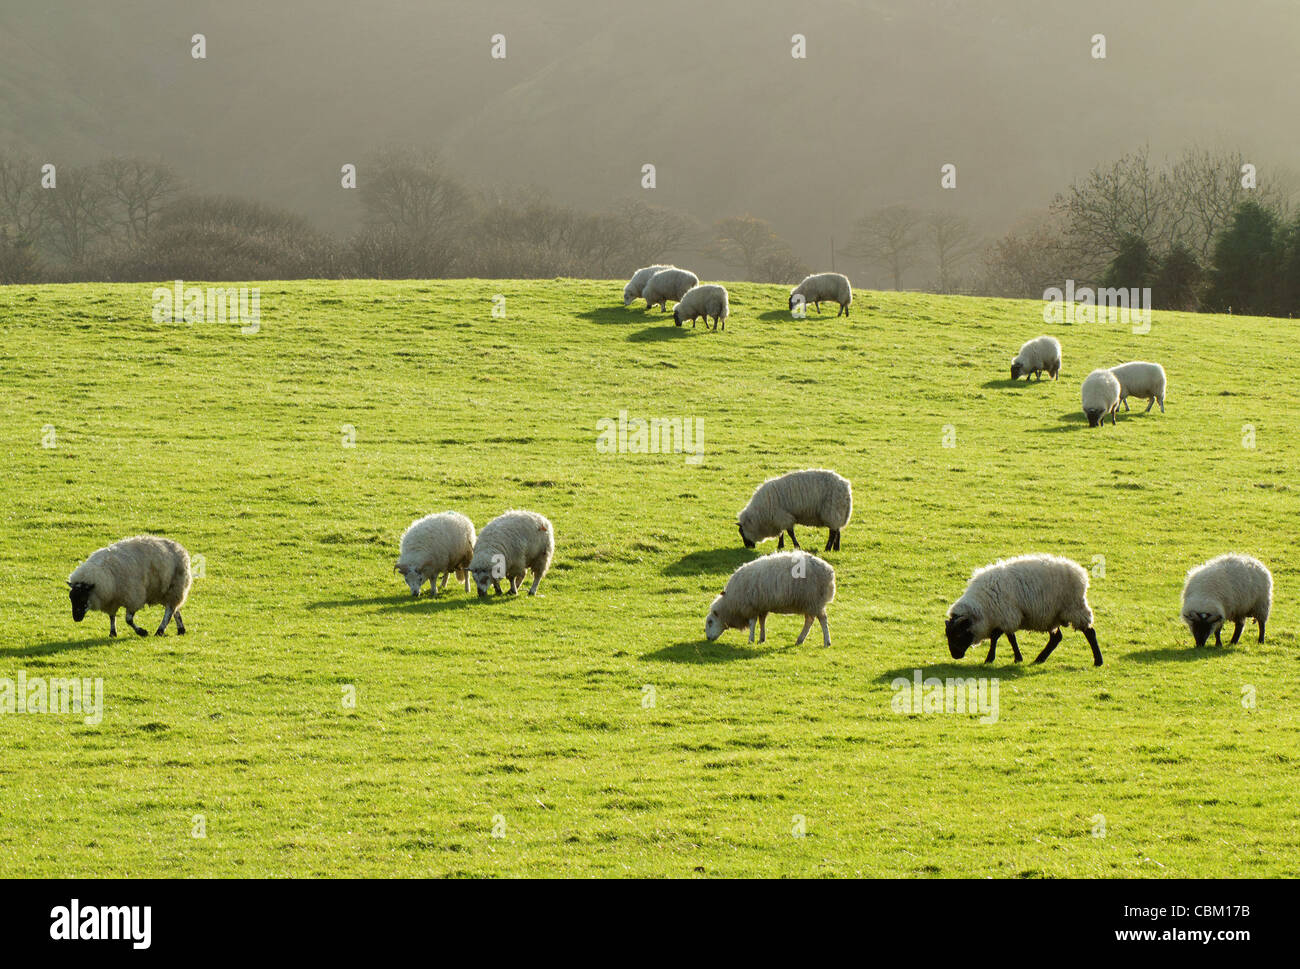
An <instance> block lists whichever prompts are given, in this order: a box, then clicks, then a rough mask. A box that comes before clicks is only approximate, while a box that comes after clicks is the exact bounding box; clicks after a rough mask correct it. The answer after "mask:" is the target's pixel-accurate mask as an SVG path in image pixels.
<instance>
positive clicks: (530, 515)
mask: <svg viewBox="0 0 1300 969" xmlns="http://www.w3.org/2000/svg"><path fill="white" fill-rule="evenodd" d="M554 553H555V531H554V529H552V528H551V523H550V522H549V521H548V520H547V519H545V518H544V517H542V516H541V515H539V514H537V513H536V512H531V511H508V512H505V513H504V514H502V515H499V516H497V517H496V518H493V519H492V520H491V521H490V522H488V523H487V524H486V525H484V526H483V530H482V531H481V532H479V533H478V541H477V542H476V543H475V544H474V557H473V559H472V560H471V561H470V564H469V571H470V575H472V576H473V577H474V584H475V585H476V586H478V594H479V598H483V597H484V596H486V595H487V590H488V586H489V585H491V586H492V587H493V588H495V589H496V591H497V595H501V580H502V579H509V580H510V594H511V595H514V594H516V593H517V592H518V591H519V587H520V585H522V584H523V581H524V571H525V570H526V569H531V570H532V573H533V585H532V588H531V589H529V590H528V594H529V595H530V596H531V595H535V594H536V593H537V584H538V583H539V582H541V581H542V576H544V575H546V570H547V569H549V568H550V567H551V556H552V555H553V554H554Z"/></svg>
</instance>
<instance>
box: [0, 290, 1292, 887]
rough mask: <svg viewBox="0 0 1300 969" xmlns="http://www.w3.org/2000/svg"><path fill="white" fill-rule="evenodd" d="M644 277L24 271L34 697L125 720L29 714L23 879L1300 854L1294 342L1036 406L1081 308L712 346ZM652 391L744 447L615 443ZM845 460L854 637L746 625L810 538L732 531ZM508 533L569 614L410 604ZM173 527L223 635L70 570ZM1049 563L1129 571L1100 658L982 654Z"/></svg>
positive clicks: (1032, 307)
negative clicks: (1194, 581)
mask: <svg viewBox="0 0 1300 969" xmlns="http://www.w3.org/2000/svg"><path fill="white" fill-rule="evenodd" d="M621 287H622V284H621V282H591V281H572V280H556V281H549V282H512V281H484V280H465V281H452V282H418V281H417V282H382V283H380V282H295V283H269V284H267V283H264V284H261V290H262V305H261V313H262V322H261V330H260V332H259V333H257V334H256V335H244V334H241V333H240V331H239V327H238V326H237V325H234V324H216V323H211V324H189V325H187V324H183V323H177V324H171V323H155V322H153V320H152V319H151V315H150V313H151V309H152V303H151V299H150V293H151V290H152V287H150V286H134V285H78V286H47V287H4V288H0V450H2V452H3V455H4V457H3V472H2V479H3V490H2V491H0V677H8V678H10V679H15V678H16V677H18V675H19V674H20V672H21V673H22V674H23V675H25V676H26V677H28V678H29V679H30V678H33V677H60V676H80V677H102V678H103V681H104V689H105V699H104V713H103V720H102V722H101V723H99V724H98V725H87V724H85V723H84V722H83V718H81V717H79V716H77V715H73V714H64V715H54V714H45V715H37V714H31V713H29V714H21V715H20V714H13V715H0V737H2V738H3V744H4V748H5V753H4V756H3V757H0V785H2V786H3V790H4V801H3V808H0V874H3V875H6V876H52V875H73V876H150V875H160V876H179V875H199V876H207V875H214V876H290V875H348V876H358V875H384V876H428V875H504V876H518V875H565V876H577V875H602V876H609V875H635V876H659V875H663V876H685V877H691V876H696V875H717V876H741V875H788V876H831V875H838V876H853V875H870V876H986V875H988V876H995V877H1036V876H1085V877H1090V876H1156V877H1160V876H1221V875H1245V876H1268V875H1272V876H1278V875H1292V876H1294V875H1296V874H1297V873H1300V861H1298V860H1297V853H1296V845H1297V843H1300V786H1298V785H1297V783H1296V770H1297V765H1298V763H1300V716H1298V715H1297V711H1298V709H1300V706H1298V704H1300V682H1298V677H1297V674H1298V673H1300V666H1297V657H1298V656H1300V643H1298V642H1297V622H1298V621H1300V610H1298V609H1297V603H1296V595H1295V593H1296V590H1297V588H1298V587H1300V550H1298V549H1297V548H1296V544H1295V527H1296V499H1297V489H1298V488H1300V483H1298V482H1297V479H1296V469H1297V468H1298V467H1300V359H1298V354H1297V351H1296V336H1295V334H1296V331H1295V327H1294V325H1293V324H1292V323H1290V322H1288V321H1277V320H1264V319H1247V318H1240V317H1237V318H1232V317H1215V316H1193V315H1179V314H1161V313H1157V314H1156V315H1155V320H1154V325H1153V327H1152V329H1151V332H1150V333H1149V334H1147V335H1141V336H1138V335H1134V334H1133V333H1132V332H1131V331H1130V329H1129V328H1128V327H1127V326H1124V325H1121V324H1119V323H1114V324H1109V323H1097V324H1091V325H1090V324H1080V325H1073V326H1056V327H1054V328H1050V332H1053V333H1055V334H1056V335H1057V336H1059V338H1060V339H1061V341H1062V343H1063V345H1064V361H1065V362H1064V370H1063V373H1062V375H1061V379H1060V381H1059V382H1057V383H1052V382H1050V381H1043V382H1042V383H1032V384H1028V385H1027V384H1025V383H1024V382H1021V383H1019V384H1018V385H1012V384H1011V383H1010V382H1009V380H1008V376H1009V374H1008V365H1009V361H1010V358H1011V356H1012V355H1013V354H1014V352H1015V350H1016V348H1017V347H1018V346H1019V345H1020V343H1021V342H1023V341H1024V340H1025V339H1027V338H1029V337H1031V336H1035V335H1037V334H1038V333H1040V332H1046V331H1049V328H1048V327H1047V326H1046V325H1045V324H1044V323H1043V321H1042V315H1041V314H1042V307H1041V304H1038V303H1034V302H1016V301H1005V300H979V299H970V298H943V297H935V296H928V295H922V294H910V293H904V294H896V293H874V292H860V293H858V294H857V299H856V302H855V304H854V308H853V316H852V319H851V320H850V321H845V320H843V319H840V320H836V319H834V318H833V312H834V310H833V308H832V309H831V310H830V311H828V312H827V313H826V314H825V315H824V316H823V317H822V318H817V316H816V315H815V314H812V315H811V316H810V318H809V319H808V320H805V321H795V320H791V319H790V316H789V314H788V313H787V312H785V292H786V290H785V289H783V288H781V287H775V286H757V285H745V284H737V285H735V286H734V287H732V317H731V320H730V322H729V324H728V327H727V330H726V331H725V333H712V332H704V331H702V330H701V329H696V330H694V331H692V330H691V329H690V328H689V327H687V328H684V329H680V330H679V329H675V328H674V327H673V326H672V321H671V317H668V318H666V319H667V321H666V322H665V317H661V316H659V315H658V314H657V313H656V314H649V315H648V314H646V313H644V311H642V310H639V309H637V310H625V309H624V308H623V307H622V306H621V305H620V304H621V295H620V294H621ZM497 293H501V294H504V296H505V309H506V317H505V318H504V319H498V318H493V316H492V314H491V309H492V305H493V303H492V297H493V295H494V294H497ZM1128 359H1154V360H1158V361H1161V362H1163V363H1164V365H1165V367H1166V369H1167V371H1168V372H1169V381H1170V390H1169V398H1168V413H1167V414H1165V415H1163V416H1162V415H1160V414H1159V413H1158V412H1156V413H1153V414H1150V415H1143V414H1142V413H1140V411H1141V407H1144V406H1145V403H1143V404H1141V405H1140V406H1137V407H1135V408H1134V411H1133V412H1132V413H1130V414H1121V416H1120V419H1119V423H1118V426H1116V427H1113V428H1112V427H1110V426H1109V425H1108V426H1107V427H1106V428H1105V429H1104V430H1092V429H1089V428H1088V427H1087V426H1086V423H1085V422H1084V420H1083V416H1082V413H1081V412H1080V404H1079V396H1078V394H1079V390H1078V388H1079V384H1080V382H1081V380H1082V378H1083V377H1084V376H1085V375H1086V374H1087V373H1088V371H1090V370H1091V369H1093V368H1094V367H1097V366H1101V365H1107V366H1109V365H1112V364H1115V363H1119V362H1121V361H1124V360H1128ZM621 410H626V411H628V412H629V415H630V416H632V417H642V418H650V417H668V418H672V417H681V418H693V419H697V420H698V421H700V422H701V426H702V441H703V458H702V460H701V462H700V463H699V464H691V463H688V462H687V461H686V460H684V456H683V455H681V454H632V453H623V454H603V453H599V452H598V451H597V448H596V438H597V430H596V426H597V422H598V421H599V420H601V419H602V418H616V417H617V416H618V413H619V412H620V411H621ZM345 425H350V426H351V427H352V428H353V429H354V435H355V446H352V447H345V446H344V442H345V434H346V432H345V430H344V426H345ZM1245 425H1251V426H1252V427H1253V428H1254V441H1253V443H1254V446H1253V447H1247V446H1245V445H1246V444H1249V443H1251V441H1250V440H1249V439H1248V435H1249V433H1250V431H1249V429H1247V428H1245ZM945 443H949V444H953V445H954V446H952V447H946V446H945ZM46 444H52V445H53V446H52V447H47V446H44V445H46ZM821 466H825V467H832V468H835V469H836V470H838V471H839V472H840V473H842V474H844V475H846V476H847V477H849V478H850V479H851V480H852V481H853V484H854V491H855V509H854V516H853V520H852V522H851V523H850V524H849V526H848V527H847V528H845V529H844V533H843V547H842V551H840V552H831V553H825V554H826V556H827V557H828V558H829V559H830V561H832V563H833V564H834V566H835V568H836V572H837V577H838V578H837V581H838V596H837V598H836V601H835V603H834V605H833V606H832V607H831V609H830V620H831V633H832V637H833V640H834V642H833V645H832V646H831V648H829V649H823V648H822V647H821V645H820V639H819V637H818V636H817V634H816V632H815V631H814V633H813V634H811V635H810V636H809V639H808V641H807V642H806V643H805V644H804V645H803V646H800V647H798V648H794V647H793V643H794V639H795V636H796V634H797V633H798V630H799V628H800V625H801V621H800V620H799V619H798V618H797V617H790V616H785V617H779V616H777V617H772V619H771V620H770V621H769V623H768V642H767V643H766V644H765V645H763V646H761V647H759V646H757V645H755V646H750V645H749V644H747V643H746V642H745V638H744V636H743V635H742V634H741V633H739V632H735V631H733V632H729V633H727V634H726V635H725V636H724V637H723V638H722V639H721V640H719V641H718V642H716V643H713V644H707V643H705V642H704V640H703V622H704V614H705V611H706V609H707V607H708V604H709V602H710V600H711V599H712V597H713V595H714V594H716V592H717V591H718V590H719V589H721V587H722V585H723V583H724V582H725V580H726V578H727V576H728V575H729V574H730V572H731V571H732V570H733V569H735V568H736V567H737V566H738V565H740V564H741V563H742V562H745V561H747V560H748V559H749V558H751V557H753V556H754V555H755V554H758V553H762V552H768V551H771V550H772V549H773V548H774V547H775V545H774V543H766V544H764V545H762V546H760V547H759V549H758V550H757V551H756V552H749V551H746V550H744V549H743V548H742V547H741V545H740V539H739V536H738V535H737V533H736V528H735V524H734V522H735V515H736V512H737V511H738V510H739V509H740V508H741V507H742V506H743V505H744V503H745V501H746V500H747V499H748V497H749V495H750V493H751V492H752V490H753V488H754V487H755V485H757V484H758V483H759V482H761V481H762V480H763V479H764V478H765V477H768V476H771V475H773V474H777V473H781V472H784V471H787V470H791V469H795V468H802V467H821ZM512 507H522V508H529V509H533V510H536V511H539V512H542V513H543V514H546V515H547V516H549V517H550V518H551V520H552V521H553V523H554V525H555V531H556V538H557V544H556V557H555V564H554V566H553V568H552V571H551V574H550V575H549V576H548V577H547V579H546V580H545V581H544V582H543V583H542V586H541V595H540V596H539V597H538V598H528V597H525V596H520V597H518V598H502V599H496V598H493V599H490V600H488V601H486V602H482V603H480V602H479V601H477V600H476V599H475V598H474V597H473V595H472V594H467V593H465V592H464V591H463V590H461V589H459V588H456V589H455V590H454V591H453V586H454V583H451V584H449V585H448V591H447V592H446V593H445V594H444V595H443V597H441V598H438V599H428V598H424V597H421V598H420V599H418V600H413V599H411V598H410V596H409V593H408V592H407V590H406V587H405V584H404V583H403V582H402V580H401V577H400V576H398V575H396V574H394V572H393V568H392V567H393V562H394V560H395V558H396V552H397V541H398V537H399V536H400V534H401V531H402V529H403V528H404V527H405V526H406V525H407V523H408V522H409V521H410V520H411V519H413V518H415V517H417V516H419V515H422V514H425V513H427V512H430V511H438V510H444V509H448V508H455V509H458V510H461V511H463V512H465V513H466V514H468V515H469V516H470V517H471V518H472V519H473V520H474V522H475V524H476V525H478V526H479V527H481V526H482V525H483V524H485V523H486V522H487V521H488V520H489V519H490V518H492V517H494V516H495V515H497V514H499V513H500V512H501V511H503V510H505V509H507V508H512ZM140 532H157V533H165V534H167V535H169V536H172V537H174V538H176V539H178V540H179V541H181V542H182V543H183V544H184V545H185V546H186V547H187V548H188V549H189V550H190V552H191V554H193V555H195V556H199V555H201V556H203V564H204V575H203V577H201V578H196V580H195V583H194V588H193V591H192V593H191V597H190V602H189V604H188V606H187V608H186V609H185V610H184V614H185V619H186V623H187V625H188V627H189V630H190V632H189V635H187V636H185V637H177V636H175V635H174V634H170V635H168V636H167V637H166V638H153V637H150V638H149V639H137V638H136V637H134V636H130V635H127V636H122V637H119V638H118V639H109V638H108V636H107V632H108V620H107V617H105V616H103V615H102V614H95V613H92V614H90V615H89V616H88V617H87V619H86V621H85V622H83V623H82V624H81V625H76V624H74V623H73V621H72V618H71V613H70V609H69V605H68V598H67V590H66V587H65V585H64V579H65V578H66V577H67V575H68V573H69V572H71V570H72V569H73V568H74V567H75V566H76V565H77V564H78V562H80V561H81V560H82V559H83V558H84V557H85V556H86V555H87V554H89V553H90V552H91V551H92V550H94V549H95V548H97V547H99V546H101V545H105V544H107V543H109V542H110V541H112V540H115V539H117V538H120V537H123V536H126V535H130V534H135V533H140ZM799 537H800V540H801V541H802V542H804V544H805V545H806V546H807V547H810V548H816V549H818V550H820V549H821V547H822V544H823V543H824V541H825V531H824V530H819V531H816V532H814V531H813V530H811V529H799ZM1233 549H1236V550H1240V551H1243V552H1248V553H1251V554H1255V555H1257V556H1259V557H1260V558H1261V559H1263V560H1264V561H1265V562H1267V563H1268V564H1269V565H1270V566H1271V568H1272V569H1273V573H1274V577H1275V582H1276V594H1275V603H1274V609H1273V618H1272V620H1271V621H1270V624H1269V641H1268V642H1267V643H1266V644H1264V645H1263V646H1260V645H1258V644H1256V643H1255V641H1254V640H1255V635H1254V634H1255V630H1254V627H1253V625H1252V626H1250V627H1249V628H1248V629H1247V632H1246V634H1245V635H1244V636H1243V639H1242V643H1241V645H1239V646H1237V647H1235V648H1230V647H1225V648H1223V649H1214V648H1211V649H1209V650H1201V651H1196V650H1193V648H1192V646H1191V637H1190V634H1188V633H1187V631H1186V630H1185V629H1184V628H1183V626H1182V624H1181V622H1180V621H1179V618H1178V614H1179V594H1180V590H1181V587H1182V580H1183V576H1184V574H1185V572H1186V570H1187V569H1188V567H1190V566H1192V565H1194V564H1197V563H1199V562H1201V561H1204V560H1205V559H1206V558H1208V557H1210V556H1211V555H1214V554H1217V553H1219V552H1222V551H1227V550H1233ZM1025 551H1054V552H1059V553H1061V554H1064V555H1068V556H1070V557H1072V558H1074V559H1076V560H1077V561H1079V562H1081V563H1082V564H1083V565H1085V566H1086V567H1089V568H1091V569H1093V570H1094V573H1095V575H1094V578H1093V582H1092V590H1091V593H1090V598H1091V601H1092V605H1093V608H1094V610H1095V612H1096V628H1097V631H1098V634H1099V637H1100V640H1101V646H1102V650H1103V653H1104V655H1105V659H1106V665H1105V666H1104V667H1102V668H1100V669H1094V668H1093V666H1092V662H1091V655H1090V653H1089V650H1088V648H1087V645H1086V643H1085V642H1084V640H1083V637H1082V636H1081V635H1079V634H1078V633H1075V632H1073V631H1067V632H1066V638H1065V641H1064V643H1063V644H1062V645H1061V647H1060V648H1059V649H1058V650H1057V651H1056V653H1055V654H1054V655H1053V656H1052V657H1051V659H1050V660H1049V661H1048V662H1047V663H1046V664H1045V665H1043V666H1028V665H1025V666H1016V665H1014V664H1012V663H1011V662H1010V659H1011V657H1010V651H1009V650H1008V648H1007V646H1006V643H1005V641H1004V642H1003V644H1002V645H1001V647H1000V649H999V658H998V661H997V662H996V663H995V664H993V665H992V666H987V667H986V666H984V665H983V664H982V663H981V660H982V659H983V656H984V652H985V649H984V648H983V647H979V646H977V647H975V648H973V649H972V650H971V652H970V653H969V654H968V655H967V657H966V659H965V660H963V661H962V662H961V663H953V662H952V661H951V659H950V658H949V656H948V654H947V650H946V647H945V642H944V636H943V616H944V612H945V610H946V608H947V606H948V604H949V603H951V602H952V601H953V600H954V599H956V598H957V597H958V596H959V595H960V594H961V592H962V589H963V587H964V585H965V582H966V580H967V578H968V577H969V575H970V572H971V570H972V569H974V568H975V567H977V566H979V565H983V564H985V563H987V562H989V561H992V560H994V559H996V558H998V557H1002V556H1008V555H1012V554H1017V553H1021V552H1025ZM819 554H821V553H820V552H819ZM1098 556H1101V557H1103V558H1104V576H1102V575H1101V572H1102V571H1103V562H1102V559H1098V558H1096V557H1098ZM160 611H161V610H160V609H159V608H157V607H154V608H151V609H149V610H146V611H145V612H143V613H141V619H140V621H141V622H142V623H143V624H144V625H145V626H148V627H149V628H150V629H152V628H153V626H154V625H156V624H157V621H158V618H159V616H160ZM119 628H124V627H123V626H122V624H121V623H119ZM1044 640H1045V637H1044V636H1042V635H1039V634H1031V633H1026V634H1024V635H1023V636H1022V638H1021V646H1022V649H1024V650H1025V652H1026V653H1028V654H1029V655H1030V658H1032V656H1033V655H1035V654H1036V653H1037V651H1038V650H1039V649H1040V648H1041V646H1042V643H1043V641H1044ZM1225 641H1226V639H1225ZM916 669H920V670H922V671H923V674H924V675H925V676H938V677H950V676H959V675H960V676H996V677H997V678H998V680H999V688H1000V702H999V716H998V719H997V722H996V723H981V722H980V719H979V718H978V717H976V716H972V715H965V714H956V713H951V714H945V713H934V714H928V715H910V716H909V715H902V714H898V713H895V712H893V710H892V709H891V700H892V699H893V697H894V691H893V689H892V687H891V681H893V680H894V679H895V678H897V677H905V678H908V679H910V678H911V677H912V676H913V671H914V670H916ZM350 688H352V689H355V695H356V702H355V706H354V707H348V706H346V705H345V703H344V697H345V694H346V693H347V692H348V690H349V689H350ZM1251 697H1253V699H1254V703H1253V707H1252V705H1251V704H1250V703H1249V702H1247V701H1249V700H1250V699H1251ZM196 816H202V819H201V822H200V821H197V820H196ZM196 825H197V826H200V827H201V828H202V829H203V833H205V834H206V837H202V838H196V837H194V836H193V835H194V833H195V830H196ZM800 832H802V834H803V836H796V835H797V834H799V833H800Z"/></svg>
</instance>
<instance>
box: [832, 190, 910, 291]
mask: <svg viewBox="0 0 1300 969" xmlns="http://www.w3.org/2000/svg"><path fill="white" fill-rule="evenodd" d="M921 218H922V217H921V213H920V212H917V211H916V210H915V209H913V208H911V207H909V206H906V205H888V206H885V207H884V208H882V209H877V210H876V211H874V212H872V213H870V214H868V215H864V216H863V217H862V218H861V219H859V220H858V221H857V223H856V224H855V225H854V227H853V235H852V237H851V238H850V240H849V245H848V246H847V247H846V248H845V249H844V252H845V253H846V254H847V255H850V256H855V257H857V258H859V259H862V260H863V261H864V262H866V263H867V264H868V265H873V266H883V267H884V268H886V269H887V270H888V271H889V273H890V275H891V277H892V278H893V281H894V289H902V288H903V273H904V272H905V271H906V269H907V268H908V265H909V262H910V260H911V258H912V256H913V254H914V253H915V252H916V249H917V246H918V245H919V244H920V241H921V237H920V225H921Z"/></svg>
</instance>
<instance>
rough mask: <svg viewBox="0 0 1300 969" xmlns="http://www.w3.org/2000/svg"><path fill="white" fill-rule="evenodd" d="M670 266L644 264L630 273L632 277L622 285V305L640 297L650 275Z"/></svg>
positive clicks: (627, 304) (626, 304) (629, 303)
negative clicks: (644, 265)
mask: <svg viewBox="0 0 1300 969" xmlns="http://www.w3.org/2000/svg"><path fill="white" fill-rule="evenodd" d="M672 268H673V267H672V266H667V265H664V266H660V265H654V266H646V267H644V268H642V269H638V270H637V271H636V272H634V273H633V274H632V278H631V279H629V280H628V281H627V285H626V286H624V287H623V305H624V306H630V305H631V304H632V302H633V301H634V300H637V299H640V297H641V293H642V292H643V291H644V290H645V284H646V283H648V282H649V281H650V277H651V276H653V275H654V274H655V273H657V272H659V270H661V269H672Z"/></svg>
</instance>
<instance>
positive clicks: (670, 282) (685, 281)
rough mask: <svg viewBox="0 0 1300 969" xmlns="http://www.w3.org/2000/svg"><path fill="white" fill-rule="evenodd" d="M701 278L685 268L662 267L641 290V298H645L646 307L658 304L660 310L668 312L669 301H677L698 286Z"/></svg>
mask: <svg viewBox="0 0 1300 969" xmlns="http://www.w3.org/2000/svg"><path fill="white" fill-rule="evenodd" d="M699 283H700V278H699V277H698V276H696V275H695V273H692V272H687V271H686V270H685V269H678V268H677V267H675V266H674V267H672V268H669V269H661V270H659V272H657V273H655V274H654V275H653V276H651V277H650V279H649V280H648V281H647V282H646V284H645V289H643V290H642V291H641V298H642V299H644V300H645V308H646V309H649V308H650V307H652V306H656V305H657V306H658V307H659V312H661V313H666V312H668V301H669V300H672V301H673V302H677V301H678V300H680V299H681V298H682V297H683V296H685V295H686V293H687V292H688V291H689V290H690V289H691V287H693V286H698V285H699Z"/></svg>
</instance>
